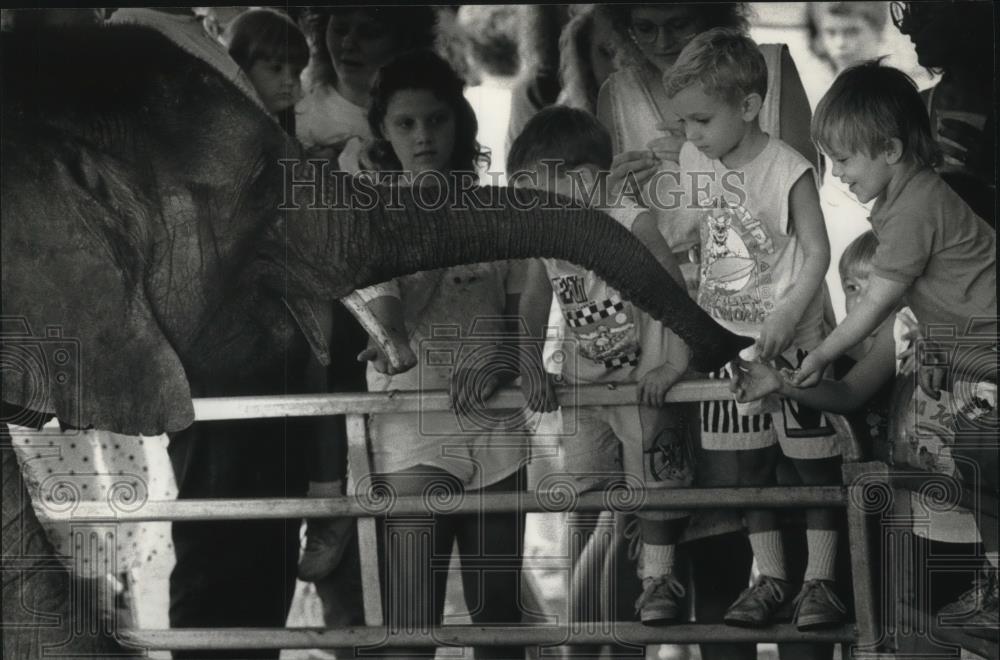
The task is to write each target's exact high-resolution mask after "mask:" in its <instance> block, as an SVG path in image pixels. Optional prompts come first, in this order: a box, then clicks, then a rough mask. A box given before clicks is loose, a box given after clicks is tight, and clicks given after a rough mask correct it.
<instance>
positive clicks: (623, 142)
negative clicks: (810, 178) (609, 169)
mask: <svg viewBox="0 0 1000 660" xmlns="http://www.w3.org/2000/svg"><path fill="white" fill-rule="evenodd" d="M786 48H787V46H785V45H784V44H761V45H760V51H761V53H762V54H763V55H764V62H765V63H766V64H767V93H766V95H765V98H764V105H763V107H762V108H761V111H760V126H761V128H762V129H763V130H764V132H766V133H768V134H769V135H772V136H774V137H776V138H780V137H781V131H780V130H779V124H780V123H781V122H780V108H781V54H782V52H783V51H784V50H785V49H786ZM608 84H609V85H610V87H609V90H610V92H611V96H610V98H611V105H612V116H613V118H614V131H613V134H612V139H613V140H614V150H615V153H616V154H618V153H621V152H623V151H634V150H642V149H651V148H652V147H651V146H650V142H652V141H653V140H656V139H658V138H661V137H663V133H662V132H661V131H659V130H657V128H656V127H657V125H659V124H661V123H663V122H664V121H665V120H668V121H674V120H673V119H672V118H670V117H665V116H664V114H663V113H661V112H660V108H659V107H658V106H657V105H656V103H655V101H654V100H653V95H652V92H651V91H650V89H649V87H648V86H647V85H646V83H645V82H644V81H643V80H642V77H641V76H640V75H639V70H638V68H637V67H626V68H624V69H621V70H620V71H616V72H615V73H612V74H611V76H610V77H609V78H608ZM660 169H661V171H669V172H677V171H678V170H679V166H678V164H677V163H671V162H669V161H665V162H663V163H662V164H661V165H660ZM654 181H655V184H654V183H653V181H651V182H650V184H647V188H646V189H645V190H643V195H644V197H645V199H647V200H649V199H652V198H653V193H655V198H656V199H659V200H663V201H665V202H669V200H671V199H678V197H677V196H676V195H677V194H678V193H680V191H681V188H682V187H683V186H682V179H681V178H680V177H679V176H662V177H659V178H658V179H655V180H654ZM651 185H656V190H655V191H651V190H649V186H651ZM655 215H656V217H657V223H658V225H659V228H660V233H662V234H663V236H664V238H665V239H666V241H667V244H668V245H670V247H671V248H673V249H674V250H675V251H679V250H683V249H687V248H689V247H691V246H692V245H695V244H696V243H697V242H698V237H697V226H696V225H695V224H693V223H692V222H683V221H681V222H678V218H677V216H675V215H674V214H664V213H655Z"/></svg>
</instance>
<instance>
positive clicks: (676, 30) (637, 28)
mask: <svg viewBox="0 0 1000 660" xmlns="http://www.w3.org/2000/svg"><path fill="white" fill-rule="evenodd" d="M693 22H694V21H693V20H692V19H691V18H688V17H686V16H685V17H677V18H674V19H672V20H669V21H667V22H666V23H664V24H662V25H657V24H656V23H654V22H653V21H647V20H642V19H639V20H634V21H632V25H631V27H629V33H630V34H631V35H632V38H633V39H634V40H635V42H636V43H638V44H642V45H644V46H648V45H650V44H654V43H656V40H657V39H659V38H660V33H661V32H663V33H665V35H666V38H667V41H668V42H673V41H677V37H678V36H680V35H686V34H687V33H688V32H689V31H690V30H691V28H692V24H693Z"/></svg>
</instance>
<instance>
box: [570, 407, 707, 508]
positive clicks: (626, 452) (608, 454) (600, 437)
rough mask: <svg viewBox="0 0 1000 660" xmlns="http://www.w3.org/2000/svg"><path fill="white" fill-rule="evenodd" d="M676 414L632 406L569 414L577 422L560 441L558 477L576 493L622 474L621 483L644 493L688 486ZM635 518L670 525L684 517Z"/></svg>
mask: <svg viewBox="0 0 1000 660" xmlns="http://www.w3.org/2000/svg"><path fill="white" fill-rule="evenodd" d="M681 412H682V411H681V410H679V409H678V408H677V407H676V406H675V407H668V408H653V407H650V406H638V405H636V406H593V407H580V408H576V409H575V411H570V412H569V413H568V414H575V415H576V417H577V419H576V433H575V434H573V435H566V436H563V437H562V438H561V446H562V464H563V470H564V473H565V474H564V475H563V476H564V477H565V478H566V479H567V480H569V481H570V482H571V483H572V484H573V485H574V487H575V488H576V492H578V493H582V492H586V491H591V490H598V489H600V488H602V487H603V486H605V485H606V484H607V483H608V482H610V481H613V480H615V479H616V478H620V477H621V475H622V474H623V473H624V474H625V475H626V479H627V483H634V484H639V483H643V484H645V487H646V488H647V489H653V488H684V487H687V486H690V485H691V484H692V483H693V481H694V465H693V463H692V460H691V448H690V445H689V444H688V441H687V435H688V434H687V432H686V426H685V424H684V420H683V418H682V417H680V414H681ZM564 414H566V413H565V412H564ZM637 515H638V516H639V517H640V518H644V519H647V520H675V519H677V518H684V517H686V516H688V515H689V513H688V512H684V511H676V510H671V511H667V510H641V511H639V512H638V513H637Z"/></svg>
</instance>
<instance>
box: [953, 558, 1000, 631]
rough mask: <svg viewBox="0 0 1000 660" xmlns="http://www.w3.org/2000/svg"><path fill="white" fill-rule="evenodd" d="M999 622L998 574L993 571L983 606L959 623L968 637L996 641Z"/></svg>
mask: <svg viewBox="0 0 1000 660" xmlns="http://www.w3.org/2000/svg"><path fill="white" fill-rule="evenodd" d="M998 620H1000V593H998V587H997V572H996V570H993V571H990V573H989V577H988V578H987V580H986V589H985V594H984V595H983V599H982V606H981V607H980V608H979V609H978V610H976V611H975V612H973V613H972V614H971V615H969V616H967V617H964V618H963V619H962V620H961V621H959V625H960V626H961V627H962V630H964V631H965V633H966V634H967V635H972V636H974V637H983V638H985V639H996V636H997V631H998V629H1000V624H998Z"/></svg>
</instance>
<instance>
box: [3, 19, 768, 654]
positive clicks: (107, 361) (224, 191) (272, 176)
mask: <svg viewBox="0 0 1000 660" xmlns="http://www.w3.org/2000/svg"><path fill="white" fill-rule="evenodd" d="M3 40H4V43H3V58H2V60H0V61H2V62H3V66H4V70H3V96H2V111H3V124H2V130H3V133H2V229H3V241H2V257H3V262H2V268H3V273H2V274H3V315H4V317H5V327H4V332H5V334H6V335H7V336H6V338H5V339H6V342H5V343H6V344H8V345H10V346H15V347H21V346H26V345H28V346H31V348H29V349H27V350H28V351H29V353H31V352H32V351H33V353H31V354H32V355H33V356H34V357H35V358H36V362H41V363H45V364H47V365H49V369H48V371H40V370H37V369H31V368H27V367H25V368H21V367H18V366H14V367H11V366H10V364H8V363H7V362H5V366H4V370H3V374H2V376H3V401H4V403H5V404H9V405H13V406H16V407H19V408H22V409H29V410H35V411H40V412H47V413H54V414H55V415H56V416H57V417H58V418H59V419H60V420H62V421H64V422H66V423H68V424H70V425H73V426H83V427H85V426H94V427H96V428H101V429H107V430H113V431H118V432H122V433H129V434H139V433H141V434H146V435H152V434H158V433H162V432H168V431H176V430H180V429H183V428H185V427H187V426H188V425H189V424H190V423H191V422H192V421H193V412H192V406H191V390H190V385H189V383H199V384H200V386H199V389H200V390H202V391H205V390H207V391H212V386H211V384H212V383H220V382H222V383H224V382H227V381H230V380H232V379H238V378H239V376H240V374H241V373H245V372H246V370H247V369H250V368H258V367H260V366H261V365H266V364H268V363H269V362H271V361H275V360H281V359H282V355H283V349H284V348H285V347H287V346H288V345H289V343H290V342H291V341H292V340H293V339H295V338H296V337H297V336H298V333H299V332H300V329H301V330H305V331H306V334H307V336H308V337H309V339H310V342H311V344H312V345H313V346H314V348H319V347H321V346H323V345H325V344H326V339H325V338H322V337H319V336H317V335H316V332H315V330H316V326H314V325H313V324H312V323H310V322H309V313H310V310H311V305H312V304H313V303H315V302H319V301H332V300H335V299H338V298H341V297H343V296H345V295H347V294H348V293H350V292H351V291H353V290H355V289H357V288H360V287H362V286H365V285H368V284H372V283H375V282H379V281H385V280H387V279H391V278H392V277H396V276H399V275H402V274H406V273H410V272H414V271H417V270H426V269H432V268H441V267H445V266H450V265H456V264H462V263H475V262H482V261H491V260H496V259H507V258H523V257H541V256H546V257H558V258H562V259H566V260H568V261H571V262H575V263H578V264H581V265H583V266H586V267H588V268H590V269H591V270H594V271H595V272H597V273H598V274H599V275H601V276H602V277H603V278H604V279H606V280H607V281H608V282H609V283H610V284H611V285H613V286H614V287H615V288H617V289H618V290H620V291H621V292H622V294H623V295H624V296H625V297H627V298H629V299H631V300H633V301H634V302H635V303H636V304H638V305H639V306H640V307H642V308H644V309H646V310H647V311H649V312H650V313H651V314H652V315H653V316H655V317H656V318H659V319H662V320H663V321H664V322H665V323H666V324H667V325H669V326H670V327H671V328H673V329H674V330H675V331H676V332H677V333H678V334H679V335H680V336H681V337H682V338H683V339H684V340H685V341H686V342H687V343H688V345H689V346H690V347H691V348H692V352H693V364H695V365H696V366H698V367H700V368H702V369H708V368H713V367H717V366H719V365H721V364H723V363H724V362H725V361H726V360H727V359H729V358H731V357H733V356H734V355H735V354H736V352H737V351H738V350H739V349H740V348H741V347H742V346H744V345H745V344H746V343H748V342H746V341H743V340H741V338H737V337H735V336H733V335H731V334H730V333H728V332H726V331H725V330H723V329H722V328H720V327H719V326H718V325H716V324H715V323H714V322H712V321H711V319H710V318H709V317H708V316H707V315H705V314H704V313H703V312H702V311H701V310H700V309H698V307H697V306H696V305H695V304H694V303H693V302H692V301H691V300H690V299H689V298H688V297H687V295H686V294H685V293H684V291H683V290H682V289H680V288H679V287H678V286H677V285H676V284H675V283H674V282H673V280H671V279H670V277H669V276H668V275H666V273H665V272H664V271H663V270H662V269H661V268H660V267H659V266H658V264H657V263H656V261H655V260H654V259H653V257H652V256H651V255H650V254H649V253H648V252H647V251H646V250H645V249H644V248H643V247H642V246H641V245H640V244H639V243H638V242H637V241H635V240H634V239H633V238H632V237H631V235H630V234H629V233H628V232H627V231H625V230H624V229H623V228H621V227H620V226H619V225H617V223H614V222H612V221H610V220H609V219H608V218H606V216H604V215H603V214H601V213H598V212H593V211H584V210H579V209H571V210H562V211H545V212H541V211H534V212H518V211H515V210H512V209H511V208H510V201H511V199H510V195H511V193H510V191H505V190H494V191H492V192H494V193H501V194H500V198H501V204H500V206H501V207H502V208H496V209H492V210H481V209H480V210H470V211H456V210H451V209H445V210H440V211H436V212H427V211H417V210H416V209H415V207H414V205H413V203H412V200H410V199H408V198H407V196H406V195H405V194H404V195H403V207H404V208H403V209H402V210H393V211H390V210H387V209H386V208H385V203H384V202H385V200H384V199H383V200H381V202H380V203H378V204H376V207H379V208H376V209H375V210H370V211H363V212H362V211H357V210H336V211H335V210H328V209H326V210H325V209H314V210H308V209H306V208H301V209H299V210H297V211H289V212H285V213H281V212H279V211H278V210H277V207H278V205H279V203H280V202H281V200H282V199H283V183H284V176H283V170H282V168H281V166H280V165H279V160H280V159H282V158H297V157H298V156H299V146H298V145H297V144H296V143H295V142H294V141H293V140H291V139H289V138H287V137H286V136H285V134H284V133H283V132H282V131H281V130H280V129H279V127H278V126H277V125H276V124H275V123H274V122H273V121H272V120H271V119H270V118H269V117H267V116H265V115H264V113H263V111H261V110H260V109H259V108H258V107H257V106H256V105H255V104H254V103H252V102H251V101H250V100H248V99H247V98H246V97H245V96H244V95H243V93H242V92H240V91H239V90H238V89H236V88H235V87H234V86H233V85H232V84H230V83H229V82H228V81H227V80H225V79H223V78H222V76H220V75H218V74H217V73H216V72H215V71H214V70H213V69H211V68H210V67H209V66H208V65H206V64H204V63H202V62H200V61H198V60H196V59H194V58H192V57H190V56H188V55H187V54H186V53H184V52H183V51H180V50H179V49H176V48H174V47H173V46H172V45H171V44H169V43H168V42H167V41H166V40H165V39H164V38H162V37H161V36H159V35H158V34H156V33H155V32H151V31H148V30H145V29H142V28H133V27H116V28H102V29H100V30H98V31H93V30H86V29H80V30H75V31H73V32H65V33H61V34H59V35H57V36H56V35H29V36H28V37H27V38H25V37H24V36H23V35H17V34H5V35H3ZM38 44H44V47H39V46H38ZM299 192H300V193H301V194H304V195H308V191H299ZM486 192H489V191H486ZM383 193H384V191H383ZM519 196H520V197H521V198H522V200H525V199H529V197H530V198H536V197H537V196H532V195H527V194H524V195H519ZM300 198H301V197H300ZM302 199H304V198H302ZM610 246H614V247H613V249H611V248H610ZM289 307H291V308H293V309H294V310H295V313H296V318H297V319H298V320H299V321H300V323H299V327H296V323H295V322H293V319H292V316H290V315H289V313H288V308H289ZM12 317H13V319H14V321H15V322H14V323H13V324H11V323H7V321H8V320H10V319H11V318H12ZM47 328H51V330H50V331H48V333H47V330H46V329H47ZM26 329H27V331H28V332H31V333H33V335H34V337H36V338H37V337H39V336H41V337H43V338H44V339H42V340H37V339H35V340H33V341H28V339H27V338H25V337H24V336H22V335H23V332H25V331H26ZM11 333H14V334H16V335H18V336H17V337H16V338H15V339H11V338H10V337H11V336H12V335H11ZM57 348H68V355H69V362H68V363H62V362H59V363H58V364H56V362H54V360H55V361H59V360H61V357H60V356H62V355H65V354H63V353H59V354H58V355H57V352H56V349H57ZM18 364H22V363H18ZM60 373H64V374H68V375H70V377H69V378H62V377H60V376H59V374H60ZM206 384H207V385H206ZM216 393H218V394H222V393H224V392H216ZM6 419H7V421H20V418H17V419H11V418H10V417H9V415H8V416H7V417H6ZM7 458H9V455H8V453H7V452H5V461H6V459H7ZM8 479H10V480H16V481H17V483H16V484H15V483H9V482H8ZM19 485H20V475H19V474H17V473H16V470H14V471H11V470H7V469H5V470H4V490H5V493H6V492H7V491H8V486H9V487H10V488H11V489H14V490H18V487H19ZM6 504H7V503H6V502H5V506H4V554H5V558H6V557H7V556H8V555H9V554H10V553H9V552H8V551H9V549H10V548H13V547H17V546H19V545H20V537H21V536H23V535H26V534H28V532H26V531H24V532H23V534H22V533H20V532H19V526H18V524H9V523H10V522H11V521H12V520H13V519H12V518H11V516H15V517H18V518H26V519H27V520H26V521H25V522H24V525H25V528H24V529H25V530H26V529H28V528H29V527H31V526H32V525H34V526H37V521H35V520H34V517H33V515H31V514H30V510H28V509H25V510H17V509H15V508H13V507H8V506H6ZM32 529H34V527H32ZM8 531H10V533H11V534H14V536H13V537H11V538H10V539H8ZM15 554H17V553H15ZM28 573H30V575H31V576H32V586H30V587H25V589H28V590H30V591H31V592H32V594H37V593H40V592H41V591H43V590H46V589H48V590H49V592H50V595H51V593H56V594H59V593H66V591H65V588H66V584H67V580H68V577H66V576H65V575H63V576H62V577H57V576H58V575H59V574H56V573H39V572H36V571H34V570H30V571H28ZM60 580H61V581H60ZM15 583H16V581H9V580H8V576H6V575H5V577H4V619H5V621H7V620H13V619H11V618H8V617H9V615H10V614H11V613H12V612H13V611H14V610H15V609H19V608H20V607H21V606H20V604H19V603H20V602H21V601H20V600H18V599H22V598H24V594H18V593H17V592H16V588H15ZM8 586H10V589H9V588H8ZM60 590H62V591H60ZM56 600H59V599H58V598H56ZM61 605H62V606H63V609H62V612H63V613H64V614H65V612H66V611H67V610H66V609H65V607H67V606H68V605H67V603H66V601H65V599H64V600H63V602H62V603H61ZM47 611H52V610H51V609H48V610H47ZM64 619H65V622H69V621H70V620H71V617H70V616H65V617H64ZM50 630H52V632H51V635H54V637H51V636H50V641H51V640H52V639H59V638H60V635H62V636H63V637H65V628H64V627H63V628H60V627H58V626H57V627H54V628H52V629H50ZM5 632H6V634H5V646H4V649H5V657H19V656H14V655H8V654H7V651H8V642H7V641H6V640H8V639H11V638H18V637H19V634H18V633H17V632H14V631H5ZM26 634H28V633H26ZM30 634H37V631H35V632H31V633H30ZM24 639H25V638H23V637H22V638H21V642H24ZM104 641H108V640H104ZM11 643H12V644H16V643H18V642H17V641H16V640H15V641H13V642H11ZM95 643H97V644H98V646H99V645H100V644H101V643H104V642H102V641H100V640H98V642H95ZM108 643H111V642H110V641H108ZM9 648H10V649H11V650H12V652H13V649H16V648H18V647H16V646H10V647H9ZM93 648H95V647H90V646H86V647H85V646H81V647H79V650H80V651H81V652H83V651H85V650H87V649H90V650H93Z"/></svg>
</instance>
